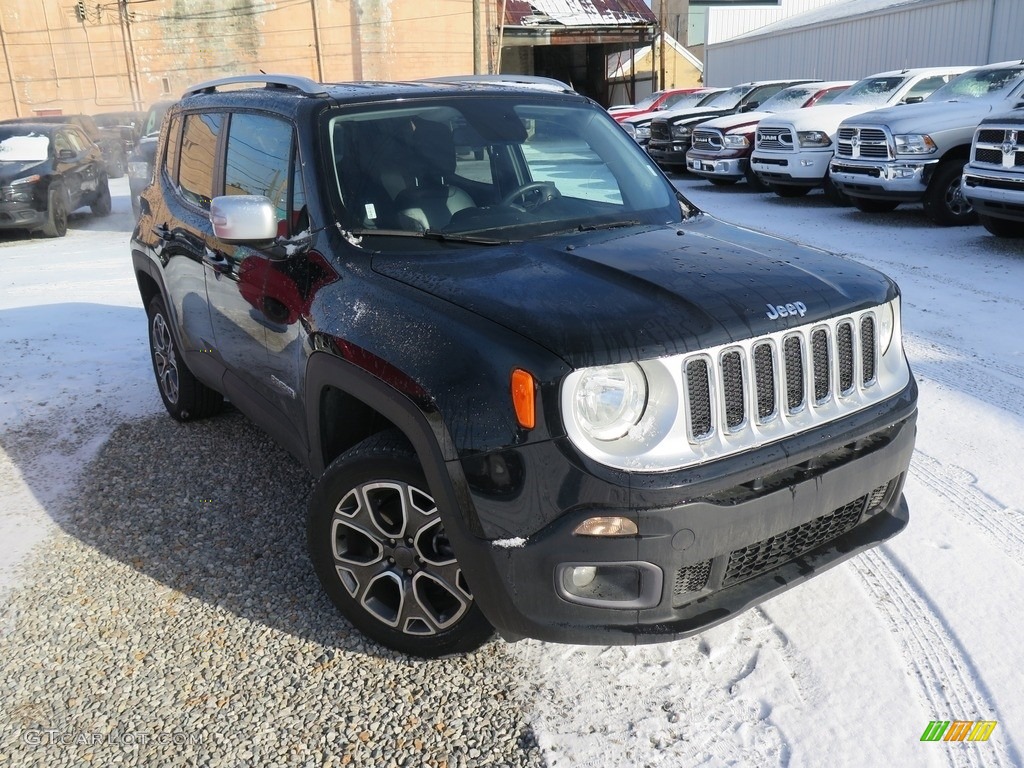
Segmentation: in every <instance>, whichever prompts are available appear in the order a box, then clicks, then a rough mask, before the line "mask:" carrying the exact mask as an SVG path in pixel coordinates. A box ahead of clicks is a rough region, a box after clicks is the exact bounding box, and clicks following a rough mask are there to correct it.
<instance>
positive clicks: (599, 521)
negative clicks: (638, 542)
mask: <svg viewBox="0 0 1024 768" xmlns="http://www.w3.org/2000/svg"><path fill="white" fill-rule="evenodd" d="M573 533H574V534H576V535H577V536H636V535H637V527H636V523H635V522H633V521H632V520H630V519H629V518H628V517H619V516H618V515H615V516H612V517H588V518H587V519H586V520H584V521H583V522H582V523H580V524H579V525H577V526H576V530H574V531H573Z"/></svg>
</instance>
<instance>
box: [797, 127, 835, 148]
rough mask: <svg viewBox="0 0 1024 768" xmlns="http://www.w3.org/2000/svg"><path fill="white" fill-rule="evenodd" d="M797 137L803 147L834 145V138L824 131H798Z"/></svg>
mask: <svg viewBox="0 0 1024 768" xmlns="http://www.w3.org/2000/svg"><path fill="white" fill-rule="evenodd" d="M796 138H797V141H799V142H800V146H801V147H829V146H832V139H830V138H829V137H828V134H827V133H825V132H824V131H797V134H796Z"/></svg>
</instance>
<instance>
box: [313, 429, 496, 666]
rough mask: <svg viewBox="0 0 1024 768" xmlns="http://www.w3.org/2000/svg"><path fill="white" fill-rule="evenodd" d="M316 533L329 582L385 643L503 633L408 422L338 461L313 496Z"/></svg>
mask: <svg viewBox="0 0 1024 768" xmlns="http://www.w3.org/2000/svg"><path fill="white" fill-rule="evenodd" d="M308 536H309V542H308V543H309V554H310V559H311V560H312V562H313V567H314V569H315V570H316V574H317V576H318V577H319V578H320V583H321V584H322V585H323V588H324V591H325V592H326V593H327V595H328V597H330V599H331V601H332V602H333V603H334V604H335V606H336V607H337V608H338V610H339V611H341V613H342V614H343V615H344V616H345V618H347V619H348V620H349V621H350V622H351V623H352V624H353V625H354V626H355V627H356V629H358V630H359V631H360V632H362V633H363V634H364V635H366V636H367V637H370V638H372V639H374V640H376V641H377V642H378V643H381V644H382V645H385V646H387V647H389V648H392V649H394V650H396V651H400V652H402V653H407V654H410V655H414V656H423V657H427V658H433V657H437V656H441V655H444V654H448V653H464V652H466V651H471V650H474V649H475V648H478V647H480V646H481V645H483V643H485V642H486V641H487V640H488V639H489V638H490V637H491V636H492V635H493V633H494V630H493V628H492V627H491V625H490V624H489V623H488V621H487V619H486V618H484V615H483V614H482V613H481V612H480V609H479V608H478V607H477V605H476V603H475V602H474V601H473V594H472V592H470V589H469V585H468V583H467V581H466V577H465V575H464V573H463V570H462V566H461V565H460V564H459V562H458V561H457V560H456V558H455V553H454V552H453V551H452V547H451V543H450V542H449V540H448V536H447V534H446V533H445V529H444V524H443V523H442V521H441V515H440V513H439V512H438V509H437V505H436V504H435V503H434V499H433V497H431V495H430V493H429V491H428V489H427V481H426V477H425V476H424V474H423V470H422V468H421V467H420V463H419V461H418V460H417V458H416V454H415V452H414V451H413V450H412V448H411V447H410V446H409V444H408V442H407V441H406V440H405V438H404V436H403V435H402V434H401V433H400V432H394V431H391V432H382V433H380V434H377V435H374V436H372V437H370V438H367V439H366V440H364V441H363V442H361V443H360V444H359V445H357V446H356V447H354V448H352V449H351V450H349V451H347V452H346V453H344V454H342V455H341V456H339V457H338V458H337V459H335V460H334V461H333V462H332V463H331V465H330V466H329V467H328V468H327V470H326V472H324V474H323V476H322V477H321V478H320V480H319V481H317V484H316V487H315V488H314V490H313V494H312V496H311V498H310V502H309V527H308Z"/></svg>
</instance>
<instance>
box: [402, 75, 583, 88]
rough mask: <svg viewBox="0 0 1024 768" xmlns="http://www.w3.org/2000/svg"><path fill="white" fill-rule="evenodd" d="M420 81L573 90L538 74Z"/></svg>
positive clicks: (441, 78)
mask: <svg viewBox="0 0 1024 768" xmlns="http://www.w3.org/2000/svg"><path fill="white" fill-rule="evenodd" d="M420 82H427V83H468V84H471V83H477V84H480V85H513V86H522V87H524V88H539V89H541V90H547V91H569V92H573V89H572V86H570V85H569V84H568V83H563V82H562V81H561V80H556V79H555V78H553V77H541V76H540V75H515V74H505V75H447V76H444V77H425V78H423V79H422V80H421V81H420Z"/></svg>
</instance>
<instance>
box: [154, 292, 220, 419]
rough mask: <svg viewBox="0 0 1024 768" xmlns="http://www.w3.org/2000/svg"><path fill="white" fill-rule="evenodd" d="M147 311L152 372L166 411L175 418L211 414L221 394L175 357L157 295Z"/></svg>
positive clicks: (162, 302)
mask: <svg viewBox="0 0 1024 768" xmlns="http://www.w3.org/2000/svg"><path fill="white" fill-rule="evenodd" d="M147 314H148V316H149V353H150V356H151V357H152V359H153V373H154V374H156V383H157V387H158V388H159V390H160V399H161V400H163V401H164V407H165V408H166V409H167V412H168V413H169V414H170V415H171V418H173V419H175V420H177V421H192V420H193V419H202V418H205V417H207V416H213V415H214V414H215V413H217V412H218V411H219V410H220V409H221V406H222V405H223V403H224V396H223V395H222V394H221V393H220V392H217V391H216V390H214V389H210V388H209V387H208V386H206V385H205V384H203V383H202V382H201V381H199V379H197V378H196V377H195V376H194V375H193V374H192V371H190V370H189V369H188V366H186V365H185V361H184V360H182V359H181V357H180V356H179V354H178V347H177V345H176V344H175V343H174V335H173V334H172V333H171V323H170V320H169V319H168V315H167V308H166V307H165V306H164V300H163V299H162V298H160V296H154V297H153V300H152V301H150V302H149V307H148V308H147Z"/></svg>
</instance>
